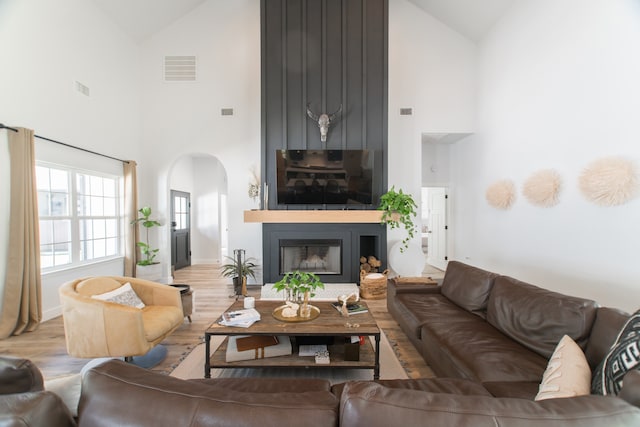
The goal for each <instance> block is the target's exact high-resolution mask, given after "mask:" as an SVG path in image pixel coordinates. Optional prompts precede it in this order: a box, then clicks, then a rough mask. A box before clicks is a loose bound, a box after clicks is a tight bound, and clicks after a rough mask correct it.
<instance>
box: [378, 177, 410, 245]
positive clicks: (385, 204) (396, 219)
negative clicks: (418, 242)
mask: <svg viewBox="0 0 640 427" xmlns="http://www.w3.org/2000/svg"><path fill="white" fill-rule="evenodd" d="M416 209H418V205H417V204H416V202H415V201H414V200H413V197H412V196H411V194H407V193H403V192H402V190H401V189H400V190H398V191H396V189H395V186H393V187H391V189H390V190H389V191H387V192H386V193H385V194H383V195H382V196H381V197H380V206H378V210H380V211H382V218H381V224H383V225H387V224H388V225H389V227H390V228H391V229H394V228H400V226H401V225H402V226H403V227H404V229H405V231H406V232H407V237H406V238H404V239H403V240H402V247H401V248H400V252H404V251H405V249H407V248H408V247H409V241H410V240H411V239H413V237H414V236H415V233H416V226H415V224H414V223H413V217H415V216H416Z"/></svg>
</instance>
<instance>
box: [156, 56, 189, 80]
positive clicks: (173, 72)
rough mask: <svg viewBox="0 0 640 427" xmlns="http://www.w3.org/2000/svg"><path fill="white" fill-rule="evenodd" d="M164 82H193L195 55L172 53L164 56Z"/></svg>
mask: <svg viewBox="0 0 640 427" xmlns="http://www.w3.org/2000/svg"><path fill="white" fill-rule="evenodd" d="M164 81H165V82H195V81H196V57H195V56H188V55H172V56H165V57H164Z"/></svg>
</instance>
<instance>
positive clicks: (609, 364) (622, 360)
mask: <svg viewBox="0 0 640 427" xmlns="http://www.w3.org/2000/svg"><path fill="white" fill-rule="evenodd" d="M632 369H638V370H640V310H638V311H636V312H635V313H633V315H632V316H631V317H630V318H629V320H628V321H627V323H625V325H624V326H623V327H622V330H621V331H620V333H619V334H618V338H616V341H615V343H614V344H613V346H612V347H611V350H609V353H607V355H606V356H605V358H604V359H602V362H600V364H599V365H598V367H597V368H596V369H595V371H594V372H593V382H592V383H591V392H592V393H593V394H603V395H608V394H612V395H617V394H618V393H619V392H620V389H621V388H622V378H623V377H624V376H625V374H626V373H627V372H629V371H631V370H632Z"/></svg>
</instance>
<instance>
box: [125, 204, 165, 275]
mask: <svg viewBox="0 0 640 427" xmlns="http://www.w3.org/2000/svg"><path fill="white" fill-rule="evenodd" d="M138 212H139V213H140V217H139V218H138V219H135V220H133V221H131V225H136V224H142V226H143V227H144V228H145V241H144V242H138V243H136V244H137V245H138V247H139V248H140V252H141V253H142V255H143V257H144V258H143V259H141V260H138V262H137V263H136V264H138V265H151V264H156V262H155V261H154V259H155V258H156V255H157V254H158V251H159V249H153V248H152V247H151V245H150V244H149V229H151V228H153V227H159V226H161V225H162V224H160V223H159V222H158V221H156V220H154V219H151V218H150V217H151V208H150V207H149V206H145V207H143V208H141V209H138Z"/></svg>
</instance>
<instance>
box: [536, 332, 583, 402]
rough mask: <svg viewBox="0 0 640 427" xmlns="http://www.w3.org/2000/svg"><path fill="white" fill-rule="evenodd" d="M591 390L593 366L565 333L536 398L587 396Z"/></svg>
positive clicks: (553, 355) (545, 372) (543, 377)
mask: <svg viewBox="0 0 640 427" xmlns="http://www.w3.org/2000/svg"><path fill="white" fill-rule="evenodd" d="M590 392H591V368H590V367H589V363H587V358H586V357H584V353H583V352H582V349H581V348H580V347H578V344H576V343H575V341H574V340H572V339H571V338H569V336H567V335H565V336H563V337H562V339H561V340H560V342H559V343H558V346H557V347H556V349H555V351H554V352H553V354H552V355H551V359H549V364H548V365H547V369H546V370H545V371H544V375H543V376H542V382H541V383H540V391H539V392H538V394H537V395H536V397H535V400H544V399H557V398H562V397H574V396H585V395H587V394H589V393H590Z"/></svg>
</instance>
